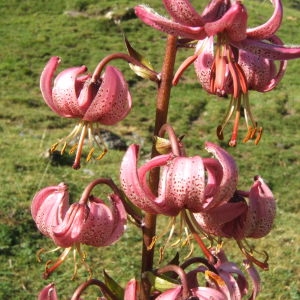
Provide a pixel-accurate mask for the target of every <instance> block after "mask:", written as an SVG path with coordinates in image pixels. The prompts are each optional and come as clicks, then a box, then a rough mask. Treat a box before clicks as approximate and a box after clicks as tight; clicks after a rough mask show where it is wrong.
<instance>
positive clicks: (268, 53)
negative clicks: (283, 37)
mask: <svg viewBox="0 0 300 300" xmlns="http://www.w3.org/2000/svg"><path fill="white" fill-rule="evenodd" d="M230 43H231V44H232V45H233V46H234V47H236V48H239V49H243V50H245V51H249V52H251V53H253V54H255V55H257V56H261V57H264V58H268V59H271V60H289V59H295V58H299V57H300V47H299V46H291V47H288V46H285V45H281V44H274V43H269V42H265V41H260V40H254V39H248V38H247V39H244V40H242V41H231V42H230Z"/></svg>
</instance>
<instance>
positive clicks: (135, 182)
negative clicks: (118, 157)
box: [120, 144, 170, 214]
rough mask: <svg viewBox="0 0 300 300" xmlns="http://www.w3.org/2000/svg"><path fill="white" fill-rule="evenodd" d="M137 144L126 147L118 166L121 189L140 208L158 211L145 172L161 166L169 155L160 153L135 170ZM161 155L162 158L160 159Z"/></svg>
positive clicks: (150, 211) (151, 211)
mask: <svg viewBox="0 0 300 300" xmlns="http://www.w3.org/2000/svg"><path fill="white" fill-rule="evenodd" d="M138 151H139V146H138V145H136V144H133V145H131V146H129V148H128V149H127V151H126V153H125V155H124V157H123V160H122V163H121V168H120V181H121V185H122V189H123V191H124V193H125V195H126V196H127V197H128V199H129V200H130V201H131V202H132V203H133V204H134V205H136V206H137V207H139V208H140V209H142V210H144V211H146V212H148V213H152V214H158V213H160V211H159V207H158V206H157V204H156V203H155V202H154V201H155V198H156V197H155V195H154V194H153V193H152V192H151V191H150V188H149V187H147V183H146V174H147V172H148V171H149V170H151V168H154V167H155V166H156V167H158V166H161V165H163V164H164V163H166V161H167V160H168V158H169V157H170V156H169V155H160V156H158V157H156V158H154V159H152V160H151V161H150V162H148V163H147V164H145V165H144V166H142V167H141V168H140V169H139V172H138V170H137V158H138ZM161 157H163V160H162V159H161ZM157 160H159V161H157Z"/></svg>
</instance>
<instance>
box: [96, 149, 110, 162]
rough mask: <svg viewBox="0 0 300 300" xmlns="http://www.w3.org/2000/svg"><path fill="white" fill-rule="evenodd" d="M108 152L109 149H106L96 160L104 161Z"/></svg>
mask: <svg viewBox="0 0 300 300" xmlns="http://www.w3.org/2000/svg"><path fill="white" fill-rule="evenodd" d="M107 152H108V150H107V148H104V150H103V152H102V153H100V155H99V156H97V157H96V160H100V159H102V158H103V157H104V155H105V154H106V153H107Z"/></svg>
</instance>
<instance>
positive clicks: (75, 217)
mask: <svg viewBox="0 0 300 300" xmlns="http://www.w3.org/2000/svg"><path fill="white" fill-rule="evenodd" d="M97 184H107V185H108V186H110V187H111V188H112V189H113V192H114V193H113V194H112V195H110V196H109V197H108V199H109V202H110V207H109V206H107V205H106V204H105V203H104V201H103V200H101V199H99V198H96V197H94V196H92V195H90V193H91V190H92V189H93V187H94V186H95V185H97ZM31 214H32V217H33V220H34V221H35V223H36V225H37V228H38V229H39V230H40V232H41V233H42V234H44V235H46V236H47V237H50V238H51V239H52V240H53V241H54V243H55V244H56V245H57V246H58V247H62V248H66V249H65V251H64V252H63V254H62V255H61V257H60V258H59V260H58V262H56V263H55V264H54V265H53V266H52V267H51V268H49V269H47V270H46V273H45V277H48V276H49V275H50V274H51V273H52V272H53V271H54V270H55V269H56V268H57V267H58V266H59V265H60V264H61V263H62V262H63V261H64V260H65V258H66V256H67V254H68V253H69V251H70V250H71V248H72V247H75V248H77V250H78V252H79V254H80V255H82V253H81V251H80V244H86V245H90V246H94V247H104V246H108V245H111V244H112V243H114V242H115V241H117V240H118V239H119V238H120V237H121V236H122V234H123V232H124V229H125V224H126V218H127V215H126V211H125V208H124V206H123V204H122V200H121V194H120V192H119V191H118V189H117V187H116V186H115V185H114V183H113V182H112V181H111V180H110V179H102V178H101V179H97V180H94V181H93V182H91V183H90V184H89V185H88V186H87V187H86V189H85V191H84V192H83V194H82V197H81V199H80V200H79V202H77V203H73V204H72V205H69V193H68V188H67V186H66V185H65V184H64V183H60V184H59V185H58V186H50V187H46V188H44V189H42V190H41V191H39V192H38V193H37V194H36V195H35V196H34V198H33V200H32V204H31Z"/></svg>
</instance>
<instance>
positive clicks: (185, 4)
mask: <svg viewBox="0 0 300 300" xmlns="http://www.w3.org/2000/svg"><path fill="white" fill-rule="evenodd" d="M163 2H164V5H165V7H166V9H167V11H168V13H169V14H170V16H171V17H172V18H173V19H174V21H175V22H177V23H180V24H182V25H187V26H203V25H204V23H203V20H202V18H201V16H200V15H199V14H198V13H197V11H196V10H195V9H194V7H193V6H192V5H191V3H190V1H188V0H180V1H174V0H164V1H163Z"/></svg>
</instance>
